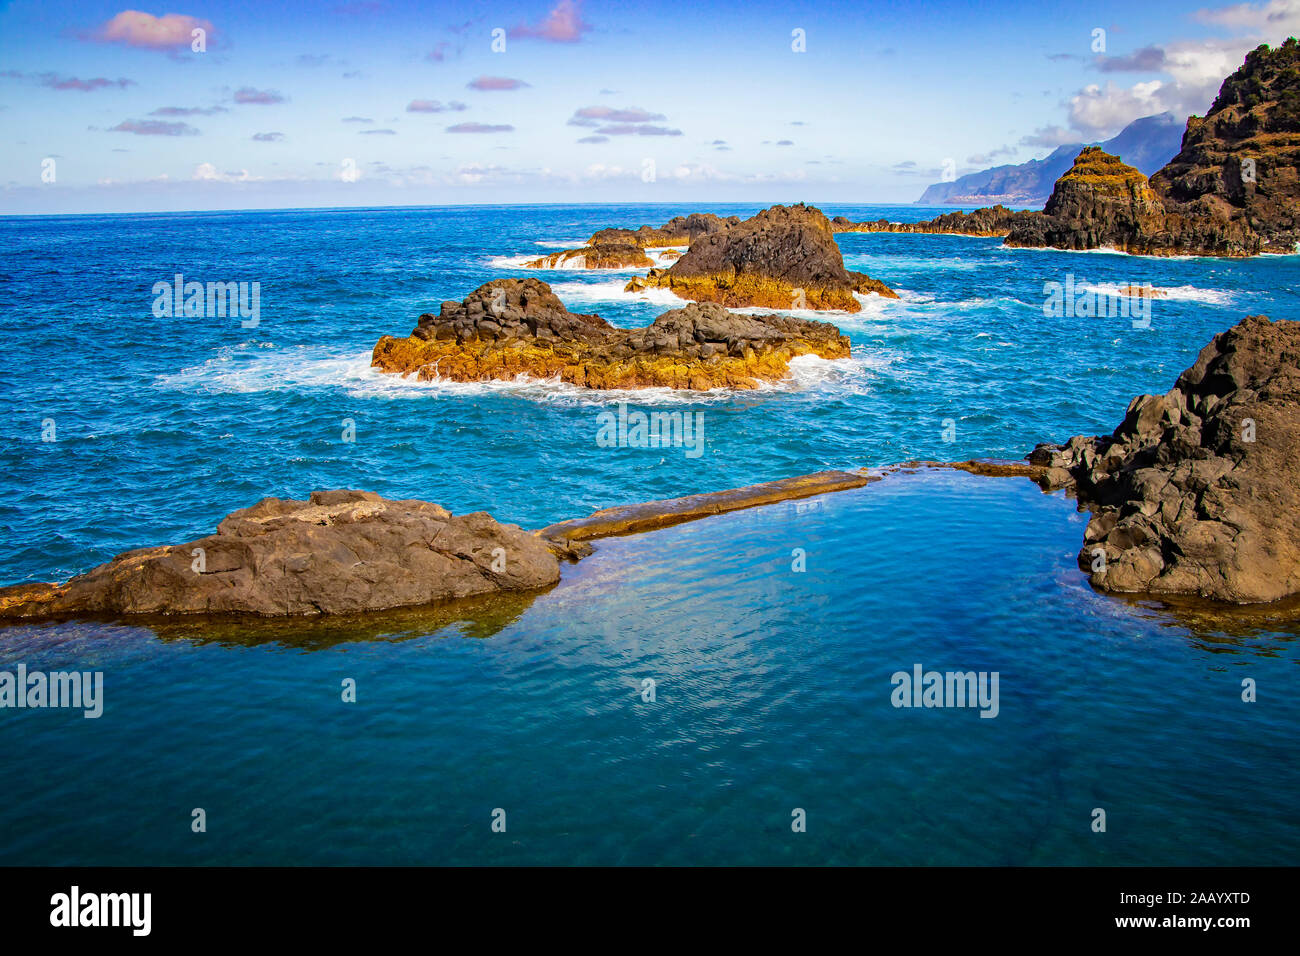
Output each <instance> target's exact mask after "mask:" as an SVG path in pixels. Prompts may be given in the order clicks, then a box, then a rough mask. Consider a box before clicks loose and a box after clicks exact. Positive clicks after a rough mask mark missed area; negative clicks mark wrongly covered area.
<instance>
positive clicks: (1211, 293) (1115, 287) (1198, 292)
mask: <svg viewBox="0 0 1300 956" xmlns="http://www.w3.org/2000/svg"><path fill="white" fill-rule="evenodd" d="M1132 284H1133V285H1137V283H1132ZM1138 287H1139V288H1140V286H1138ZM1075 288H1076V289H1084V290H1086V291H1088V292H1093V293H1095V294H1097V295H1104V296H1110V297H1112V298H1117V297H1119V296H1121V295H1123V293H1122V291H1121V290H1122V289H1123V288H1124V287H1123V286H1121V285H1119V284H1117V283H1113V282H1096V283H1092V282H1080V283H1078V284H1077V285H1076V286H1075ZM1151 289H1152V291H1153V292H1155V293H1156V295H1155V296H1154V297H1152V299H1151V301H1152V303H1157V302H1160V301H1161V300H1163V299H1171V300H1174V301H1178V302H1204V303H1205V304H1207V305H1231V304H1232V302H1233V300H1234V296H1233V294H1232V293H1231V292H1227V291H1224V290H1223V289H1198V288H1196V287H1195V286H1190V285H1176V286H1152V287H1151Z"/></svg>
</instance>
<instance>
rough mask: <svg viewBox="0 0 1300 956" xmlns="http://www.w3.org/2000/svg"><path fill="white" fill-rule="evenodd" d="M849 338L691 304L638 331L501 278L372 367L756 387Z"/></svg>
mask: <svg viewBox="0 0 1300 956" xmlns="http://www.w3.org/2000/svg"><path fill="white" fill-rule="evenodd" d="M848 354H849V339H848V337H847V336H845V335H841V334H840V331H839V329H837V328H835V326H833V325H830V324H828V323H825V322H815V321H810V320H807V319H796V318H791V317H788V316H781V315H764V316H756V315H737V314H736V313H734V312H729V311H727V310H726V309H725V308H723V307H722V306H720V305H715V304H712V303H700V304H696V303H692V304H690V305H688V306H686V307H685V308H682V309H674V310H673V311H671V312H665V313H664V314H663V315H661V316H659V317H658V318H657V319H655V320H654V322H652V323H651V324H650V325H648V326H646V327H645V328H641V329H619V328H615V327H614V326H612V325H610V324H609V323H608V322H606V321H605V320H604V319H602V318H601V317H600V316H598V315H582V314H577V313H572V312H570V311H569V310H568V309H566V308H565V307H564V303H563V302H561V301H560V299H559V297H557V296H556V295H555V293H553V292H552V291H551V289H550V286H548V285H547V284H546V283H545V282H541V281H540V280H538V279H502V280H498V281H496V282H490V283H488V284H487V285H484V286H481V287H479V288H478V289H476V290H475V291H474V292H473V293H471V294H470V295H469V297H468V298H466V299H465V300H464V301H463V302H454V301H449V302H444V303H443V304H442V309H441V311H440V312H439V314H438V315H436V316H435V315H431V314H425V315H422V316H420V319H419V323H418V324H417V325H416V327H415V330H414V331H413V332H412V333H411V335H410V336H408V337H407V338H404V339H399V338H395V337H393V336H391V335H386V336H384V337H383V338H381V339H380V340H379V342H378V344H376V345H375V350H374V355H373V359H372V364H373V365H374V366H375V367H377V368H380V369H382V370H383V371H385V372H396V373H401V374H414V375H416V376H418V377H419V378H421V379H426V380H427V379H435V378H442V379H449V380H452V381H459V382H479V381H488V380H491V379H507V380H508V379H513V378H516V377H517V376H519V375H529V376H532V377H535V378H541V379H556V378H558V379H559V380H560V381H563V382H568V383H569V384H572V385H579V386H583V387H586V388H601V389H617V388H648V387H654V386H666V387H668V388H683V389H696V390H703V389H709V388H717V387H727V388H756V387H757V386H758V384H759V383H760V382H764V381H777V380H780V379H783V378H785V377H786V376H787V375H788V374H789V371H790V365H789V363H790V359H792V358H795V357H796V356H799V355H817V356H820V357H822V358H829V359H833V358H846V357H847V356H848Z"/></svg>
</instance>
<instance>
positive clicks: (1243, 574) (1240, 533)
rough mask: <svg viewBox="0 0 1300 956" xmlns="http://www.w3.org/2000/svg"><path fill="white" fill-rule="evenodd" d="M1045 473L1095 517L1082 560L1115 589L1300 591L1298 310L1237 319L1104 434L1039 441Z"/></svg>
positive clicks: (1274, 594) (1250, 597) (1261, 597)
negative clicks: (1165, 387)
mask: <svg viewBox="0 0 1300 956" xmlns="http://www.w3.org/2000/svg"><path fill="white" fill-rule="evenodd" d="M1029 461H1030V462H1031V463H1032V464H1036V465H1041V466H1044V467H1046V468H1047V469H1048V470H1047V473H1046V475H1045V476H1044V477H1043V478H1042V479H1041V484H1043V485H1044V487H1046V488H1049V489H1054V488H1066V489H1067V490H1069V491H1071V492H1072V493H1073V494H1074V495H1075V496H1076V497H1077V499H1078V501H1079V506H1080V508H1081V509H1082V508H1087V509H1089V510H1091V511H1092V520H1091V521H1090V522H1089V524H1088V528H1087V531H1086V533H1085V536H1084V544H1083V548H1082V549H1081V550H1080V552H1079V567H1080V568H1082V569H1083V570H1084V571H1087V572H1089V573H1090V575H1091V580H1092V583H1093V584H1094V585H1095V586H1097V587H1098V588H1101V589H1103V590H1107V591H1120V592H1145V593H1153V594H1187V595H1199V596H1200V597H1205V598H1212V599H1215V600H1218V601H1230V602H1235V603H1252V602H1264V601H1275V600H1278V599H1280V598H1284V597H1287V596H1288V595H1294V594H1297V593H1300V322H1290V321H1278V322H1272V321H1270V320H1269V319H1268V318H1267V317H1265V316H1261V315H1255V316H1250V317H1249V318H1246V319H1243V320H1242V321H1241V322H1240V323H1239V324H1237V325H1235V326H1233V327H1232V328H1231V329H1229V330H1227V331H1226V332H1222V333H1220V334H1219V335H1216V336H1215V337H1214V339H1213V341H1211V342H1210V344H1208V345H1207V346H1206V347H1205V348H1204V349H1202V350H1201V353H1200V355H1199V356H1198V357H1197V359H1196V362H1195V364H1193V365H1192V367H1191V368H1189V369H1187V370H1186V371H1185V372H1183V373H1182V375H1180V376H1179V377H1178V381H1177V382H1176V383H1175V385H1174V388H1173V389H1172V390H1171V391H1170V392H1168V393H1167V394H1165V395H1140V396H1138V397H1137V398H1135V399H1133V401H1132V402H1130V403H1129V407H1128V412H1127V414H1126V416H1125V418H1124V421H1123V422H1122V423H1121V424H1120V426H1119V427H1118V428H1116V429H1115V432H1114V433H1113V434H1112V435H1110V436H1105V437H1091V436H1082V435H1080V436H1076V437H1074V438H1071V439H1070V440H1069V442H1067V443H1066V444H1065V445H1039V446H1038V447H1037V448H1036V449H1034V451H1033V452H1032V453H1031V454H1030V456H1029Z"/></svg>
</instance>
